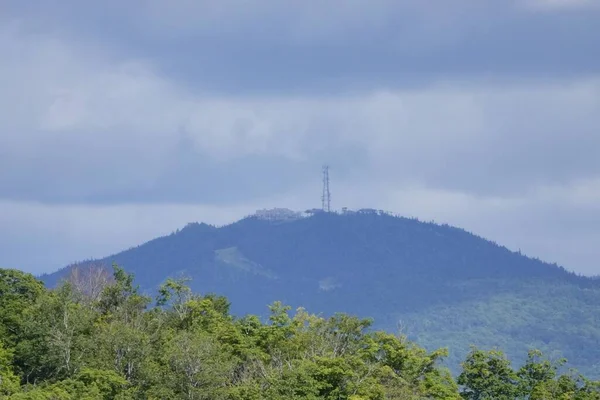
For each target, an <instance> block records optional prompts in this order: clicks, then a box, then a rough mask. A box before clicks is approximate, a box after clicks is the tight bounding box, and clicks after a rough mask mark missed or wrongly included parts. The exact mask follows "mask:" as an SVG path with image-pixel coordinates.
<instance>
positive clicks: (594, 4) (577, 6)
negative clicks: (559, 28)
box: [523, 0, 600, 11]
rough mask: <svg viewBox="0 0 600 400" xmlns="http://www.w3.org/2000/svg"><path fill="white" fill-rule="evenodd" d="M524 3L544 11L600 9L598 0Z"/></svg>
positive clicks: (529, 0)
mask: <svg viewBox="0 0 600 400" xmlns="http://www.w3.org/2000/svg"><path fill="white" fill-rule="evenodd" d="M523 4H524V5H526V6H527V7H530V8H531V9H534V10H542V11H565V10H581V9H598V8H599V7H600V4H599V3H598V1H596V0H526V1H524V2H523Z"/></svg>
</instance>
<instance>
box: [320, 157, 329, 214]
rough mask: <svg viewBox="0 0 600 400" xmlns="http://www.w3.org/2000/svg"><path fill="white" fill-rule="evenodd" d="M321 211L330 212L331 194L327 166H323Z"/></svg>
mask: <svg viewBox="0 0 600 400" xmlns="http://www.w3.org/2000/svg"><path fill="white" fill-rule="evenodd" d="M321 205H322V208H323V211H325V212H330V211H331V192H330V191H329V165H324V166H323V196H322V197H321Z"/></svg>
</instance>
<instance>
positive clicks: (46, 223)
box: [0, 0, 600, 273]
mask: <svg viewBox="0 0 600 400" xmlns="http://www.w3.org/2000/svg"><path fill="white" fill-rule="evenodd" d="M99 4H100V3H98V4H92V3H86V4H84V3H82V2H75V1H70V0H68V1H62V2H49V1H48V2H28V3H25V2H16V1H14V2H13V1H11V2H9V4H8V8H7V10H8V12H6V13H4V14H3V16H2V17H0V22H2V28H0V54H2V55H3V62H2V63H0V86H1V87H2V88H3V90H2V91H1V92H0V226H10V227H11V228H10V229H4V230H2V229H0V243H3V244H2V246H0V254H2V258H0V263H2V264H4V265H6V264H11V265H13V264H19V265H23V266H25V267H26V268H29V269H31V270H36V271H41V270H44V269H51V268H57V267H59V266H60V265H62V264H65V263H67V262H71V261H74V260H77V259H80V258H84V257H89V256H103V255H106V254H108V253H110V252H114V251H117V250H119V249H121V248H123V247H127V246H129V245H133V244H137V243H139V242H141V241H143V240H146V239H150V238H152V237H154V236H156V235H159V234H164V233H168V232H169V231H171V230H174V229H176V228H177V227H180V226H181V225H183V224H184V222H187V221H191V220H207V221H208V222H214V223H224V222H228V221H231V220H234V219H235V218H238V217H241V216H243V215H245V214H247V213H249V212H250V211H251V210H253V209H255V208H262V207H266V206H289V207H293V208H298V209H303V208H308V207H313V206H317V205H318V200H319V167H320V164H321V163H322V162H329V163H330V164H332V166H333V169H332V177H333V179H334V182H333V183H334V186H333V189H334V200H335V204H336V206H337V207H341V206H349V207H368V206H372V207H376V208H384V209H389V210H392V211H396V212H399V213H402V214H406V215H414V216H418V217H421V218H423V219H435V220H438V221H441V222H449V223H452V224H456V225H459V226H463V227H465V228H467V229H470V230H473V231H475V232H477V233H481V234H483V235H485V236H487V237H490V238H492V239H495V240H496V241H498V242H500V243H505V244H507V245H508V246H509V247H511V248H513V249H518V248H522V249H523V250H524V251H526V252H527V253H528V254H531V255H538V256H540V257H542V258H545V259H548V260H550V261H555V260H556V261H559V262H560V263H563V264H566V265H567V266H570V267H571V268H573V269H576V270H578V271H583V272H586V273H593V272H599V271H600V270H598V269H597V267H595V265H594V263H595V260H596V259H597V258H598V257H597V256H598V253H597V250H594V248H595V245H594V243H595V242H594V240H596V239H597V237H598V234H597V233H596V232H595V230H594V227H595V226H597V223H596V222H597V221H598V219H600V209H598V207H597V206H595V204H600V201H598V200H600V197H599V194H598V193H599V192H600V188H599V186H598V182H599V179H600V165H599V164H598V163H597V162H596V158H597V157H596V153H597V150H596V149H598V148H599V146H600V136H599V135H598V127H600V58H599V57H598V56H597V55H596V51H595V49H596V48H598V47H600V42H599V41H600V24H598V21H599V20H600V11H599V10H598V7H597V4H598V3H597V2H594V1H586V0H578V1H567V0H523V1H517V0H515V1H511V2H484V3H482V2H475V1H467V0H462V1H458V2H453V3H452V5H449V4H448V3H447V2H436V1H426V2H424V1H419V2H416V1H404V2H397V1H391V0H375V1H373V0H371V1H369V2H367V1H360V0H353V1H350V2H347V7H344V8H342V9H341V8H340V7H339V2H337V1H334V0H327V1H324V2H320V3H319V4H320V6H319V8H315V7H314V4H309V3H306V2H296V1H292V2H286V3H281V2H277V1H270V0H262V1H251V2H245V1H235V0H228V1H223V2H208V1H196V2H192V1H183V0H177V1H173V2H169V7H167V8H165V7H164V4H165V3H164V2H158V1H153V0H147V1H142V0H139V1H131V2H125V3H123V2H116V1H112V0H111V1H108V2H103V3H102V6H99ZM109 28H110V29H109ZM15 227H16V228H15ZM559 244H560V245H559ZM32 246H33V247H35V249H34V251H32V248H31V247H32Z"/></svg>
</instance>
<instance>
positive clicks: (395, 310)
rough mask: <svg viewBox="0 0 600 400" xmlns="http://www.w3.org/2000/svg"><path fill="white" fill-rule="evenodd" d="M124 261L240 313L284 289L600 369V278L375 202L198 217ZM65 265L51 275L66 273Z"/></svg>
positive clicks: (286, 296) (289, 295) (426, 338)
mask: <svg viewBox="0 0 600 400" xmlns="http://www.w3.org/2000/svg"><path fill="white" fill-rule="evenodd" d="M112 263H117V264H119V265H120V266H122V267H123V268H125V269H126V270H127V271H128V272H131V273H133V274H134V275H135V278H136V282H138V283H139V284H140V285H141V287H142V288H143V289H145V290H147V291H149V292H153V291H154V290H156V288H157V287H158V285H159V284H160V283H161V282H163V281H164V280H165V279H166V278H167V277H177V276H186V277H190V278H192V281H191V286H192V288H193V289H194V290H196V291H199V292H204V293H207V292H214V293H218V294H222V295H225V296H227V297H228V298H229V300H230V301H231V302H232V310H233V312H234V313H237V314H246V313H252V314H259V315H265V314H266V313H267V311H268V310H267V305H268V304H270V303H272V302H273V301H275V300H281V301H282V302H284V303H287V304H289V305H291V306H293V307H300V306H302V307H305V308H307V309H308V310H309V311H311V312H321V313H324V314H330V313H333V312H337V311H341V312H348V313H352V314H357V315H359V316H363V317H366V316H371V317H373V318H374V322H375V326H376V327H377V328H383V329H388V330H392V331H397V330H398V329H400V330H401V331H402V333H403V334H406V335H408V336H409V337H410V338H411V339H414V340H416V341H418V342H419V343H420V344H422V345H424V346H426V347H430V348H434V347H448V348H449V349H450V352H451V357H450V360H449V363H450V364H451V365H454V364H453V363H456V362H457V360H460V359H463V358H464V355H465V354H466V352H467V351H468V349H469V346H470V345H471V344H475V345H478V346H481V347H487V348H490V347H495V346H498V347H502V348H503V349H504V350H505V351H506V352H507V353H508V355H509V356H510V357H512V358H514V359H518V358H519V357H522V356H523V355H524V354H526V352H527V350H528V349H529V348H533V347H535V348H540V349H542V350H544V351H545V352H546V353H547V354H550V355H551V356H553V357H554V356H556V357H558V356H565V357H566V358H567V359H568V360H569V362H570V364H571V365H574V366H576V367H578V368H579V369H581V370H582V371H584V372H586V373H588V374H590V375H592V376H594V375H595V376H598V375H600V365H599V364H598V360H600V346H599V344H600V325H599V324H598V321H600V307H599V306H600V281H598V280H595V279H592V278H588V277H583V276H578V275H576V274H574V273H571V272H568V271H567V270H565V269H564V268H562V267H559V266H557V265H556V264H548V263H545V262H542V261H540V260H537V259H532V258H528V257H525V256H524V255H522V254H520V253H516V252H512V251H510V250H508V249H507V248H505V247H502V246H499V245H497V244H495V243H493V242H491V241H488V240H485V239H483V238H481V237H478V236H476V235H473V234H471V233H469V232H466V231H465V230H462V229H459V228H455V227H451V226H448V225H438V224H434V223H425V222H421V221H418V220H416V219H408V218H402V217H397V216H392V215H390V214H387V213H384V212H381V211H376V210H371V209H366V210H360V211H358V212H350V211H347V210H345V212H343V213H341V214H336V213H325V212H318V211H316V210H313V211H311V212H308V213H294V212H289V210H285V209H279V210H278V211H277V210H275V211H272V212H269V211H267V210H263V211H262V212H259V213H257V214H256V215H254V216H251V217H248V218H245V219H242V220H240V221H238V222H236V223H233V224H231V225H227V226H223V227H218V228H217V227H214V226H210V225H206V224H199V223H192V224H188V225H187V226H186V227H184V228H183V229H181V230H179V231H177V232H175V233H172V234H170V235H168V236H165V237H161V238H158V239H154V240H152V241H149V242H147V243H145V244H143V245H140V246H138V247H135V248H131V249H129V250H126V251H123V252H121V253H118V254H116V255H113V256H109V257H106V258H104V259H102V260H94V261H88V262H84V263H80V264H78V265H85V264H96V265H102V266H105V267H110V265H111V264H112ZM73 267H74V266H69V267H66V268H64V269H62V270H60V271H58V272H56V273H53V274H50V275H45V276H42V277H41V279H42V280H44V281H45V282H46V284H47V285H50V286H53V285H56V284H57V283H58V282H59V281H60V279H61V278H64V277H66V276H68V274H69V271H70V269H72V268H73Z"/></svg>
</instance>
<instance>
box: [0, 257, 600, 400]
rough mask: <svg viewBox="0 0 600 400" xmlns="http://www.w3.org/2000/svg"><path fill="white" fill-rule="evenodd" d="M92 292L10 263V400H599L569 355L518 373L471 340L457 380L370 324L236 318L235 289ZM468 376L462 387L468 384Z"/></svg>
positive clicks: (279, 310)
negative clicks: (53, 285)
mask: <svg viewBox="0 0 600 400" xmlns="http://www.w3.org/2000/svg"><path fill="white" fill-rule="evenodd" d="M114 270H115V272H114V280H113V281H111V282H108V281H107V280H103V282H104V283H105V284H104V283H103V286H102V290H96V288H97V287H98V286H97V285H95V286H94V288H95V289H94V291H93V293H94V295H93V296H86V295H85V293H86V291H82V290H80V288H77V287H76V284H75V283H73V282H65V283H64V284H63V285H62V286H60V287H59V288H57V289H55V290H52V291H48V290H45V289H44V288H43V287H41V286H39V282H37V281H36V280H35V279H32V277H31V276H28V275H27V274H21V273H18V272H16V271H4V270H0V278H1V279H0V290H2V294H3V297H0V304H2V305H3V308H0V315H1V316H2V325H1V326H2V327H3V328H2V329H4V330H5V332H6V331H8V332H11V334H8V335H6V337H7V338H8V339H7V340H6V341H4V340H3V339H4V338H0V398H9V399H29V400H37V399H41V400H46V399H48V400H56V399H64V400H75V399H77V400H79V399H86V400H108V399H119V400H125V399H134V400H135V399H173V400H175V399H188V400H194V399H211V400H221V399H222V400H263V399H268V400H284V399H285V400H288V399H298V400H300V399H302V400H318V399H323V400H393V399H396V400H421V399H444V400H458V399H460V398H461V397H462V398H465V399H472V400H484V399H494V400H509V399H510V400H512V399H528V400H542V399H543V400H551V399H563V400H564V399H572V400H588V399H594V400H600V397H599V396H600V384H599V383H598V382H592V381H589V380H587V379H585V378H584V377H582V376H581V375H579V374H576V373H570V374H564V375H559V370H560V367H561V366H562V364H563V363H564V361H563V360H559V361H557V362H550V361H548V360H546V359H545V358H544V357H543V355H542V354H541V352H539V351H531V352H530V353H529V355H528V358H527V362H526V363H525V364H524V365H523V366H522V367H521V368H520V369H519V370H518V371H515V370H513V369H512V367H511V365H510V362H509V361H508V360H507V359H506V357H505V356H504V354H503V353H501V352H500V351H497V350H492V351H482V350H478V349H476V348H473V349H472V351H471V353H470V354H469V356H468V357H467V359H466V360H465V362H464V364H463V371H462V373H461V375H460V376H459V378H458V381H457V382H456V381H455V380H454V379H453V378H452V376H451V375H450V373H449V372H448V371H447V370H446V369H443V368H440V366H439V363H440V360H442V359H443V358H445V357H446V356H447V354H448V353H447V351H446V350H444V349H441V350H437V351H433V352H428V351H426V350H425V349H423V348H421V347H419V346H417V345H415V344H414V343H411V342H409V341H408V340H407V339H406V338H405V337H400V336H395V335H392V334H389V333H385V332H373V331H369V328H370V326H371V321H370V320H368V319H360V318H357V317H354V316H350V315H346V314H334V315H332V316H330V317H328V318H324V317H321V316H317V315H314V314H309V313H308V312H307V311H305V310H304V309H298V310H297V311H296V312H295V313H292V312H291V308H290V307H289V306H286V305H284V304H283V303H281V302H274V303H273V304H272V305H271V306H270V307H269V310H270V312H271V314H270V317H269V318H268V320H267V321H266V322H262V321H261V320H260V318H258V317H256V316H252V315H249V316H246V317H244V318H241V319H236V318H234V317H232V316H231V315H230V314H229V302H228V300H227V299H226V298H224V297H220V296H217V295H213V294H207V295H199V294H195V293H193V292H192V291H191V290H190V289H189V287H188V286H187V285H186V281H185V280H168V281H167V282H165V284H164V285H162V286H161V288H160V289H159V296H158V298H157V306H156V307H154V308H148V305H149V302H150V299H149V298H148V297H146V296H144V295H142V294H140V293H139V292H138V289H137V287H136V286H135V285H134V281H133V276H131V275H129V274H127V273H126V272H125V271H124V270H122V269H121V268H119V267H117V266H115V268H114ZM458 384H460V385H461V387H460V389H459V386H458Z"/></svg>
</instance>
